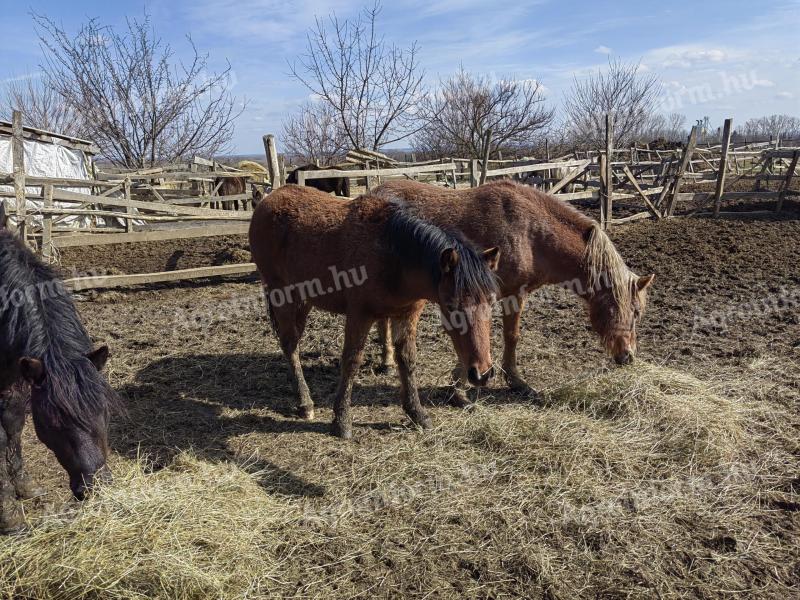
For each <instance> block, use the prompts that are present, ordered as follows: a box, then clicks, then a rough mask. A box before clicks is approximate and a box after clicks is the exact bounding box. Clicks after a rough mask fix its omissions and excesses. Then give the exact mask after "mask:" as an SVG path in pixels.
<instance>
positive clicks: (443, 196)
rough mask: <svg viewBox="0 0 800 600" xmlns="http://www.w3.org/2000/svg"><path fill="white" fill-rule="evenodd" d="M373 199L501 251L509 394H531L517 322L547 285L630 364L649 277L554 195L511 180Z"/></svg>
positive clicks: (382, 189) (392, 191)
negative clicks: (568, 297)
mask: <svg viewBox="0 0 800 600" xmlns="http://www.w3.org/2000/svg"><path fill="white" fill-rule="evenodd" d="M374 195H376V196H379V197H383V198H402V199H403V200H404V201H405V202H406V203H407V204H408V205H409V206H412V207H414V209H415V210H416V211H417V212H418V213H419V215H420V216H421V217H422V218H424V219H427V220H429V221H431V222H432V223H437V224H439V225H445V224H447V225H450V226H452V227H455V228H457V229H459V230H460V231H463V232H464V234H465V235H466V236H467V237H468V238H469V239H471V240H473V241H474V242H475V243H477V244H485V243H486V242H487V241H488V240H491V242H492V244H496V245H498V246H499V248H500V252H501V254H502V256H503V261H502V263H501V265H500V270H499V272H498V279H499V281H500V295H501V297H502V302H501V309H502V314H503V339H504V342H505V347H504V350H503V370H504V374H505V378H506V381H507V382H508V384H509V385H510V386H511V388H512V389H513V388H516V389H525V390H528V389H530V388H529V387H528V385H527V383H525V381H524V380H523V379H522V377H521V376H520V374H519V371H518V370H517V357H516V348H517V344H518V342H519V336H520V332H519V329H520V327H519V324H520V317H521V314H522V309H523V307H524V301H525V297H526V296H527V295H528V294H529V293H530V292H532V291H534V290H536V289H537V288H539V287H541V286H544V285H560V286H564V287H567V288H569V289H571V290H572V291H573V292H575V293H576V294H577V295H578V296H580V297H581V298H582V299H583V300H585V301H586V303H587V305H588V308H589V318H590V320H591V323H592V327H593V328H594V330H595V331H596V332H597V333H598V334H599V336H600V338H601V339H602V341H603V344H604V346H605V347H606V349H607V350H608V351H609V353H610V354H611V355H612V356H613V357H614V360H615V361H616V362H617V363H620V364H626V363H630V362H632V361H633V358H634V355H635V353H636V324H637V322H638V321H639V320H640V318H641V316H642V314H643V313H644V309H645V304H646V299H647V288H648V287H649V286H650V284H651V283H652V282H653V278H654V275H648V276H645V277H639V276H637V275H635V274H634V273H633V272H632V271H631V270H630V269H629V268H628V267H627V266H626V265H625V262H624V261H623V259H622V257H621V256H620V255H619V253H618V252H617V250H616V248H615V247H614V244H613V243H612V242H611V240H610V239H609V238H608V236H607V235H606V234H605V233H604V232H603V230H602V229H601V228H600V226H599V225H598V224H597V223H596V222H595V221H592V220H591V219H590V218H588V217H586V216H585V215H583V214H581V213H580V212H578V211H577V210H576V209H574V208H572V207H571V206H569V205H567V204H565V203H563V202H562V201H560V200H558V199H556V198H554V197H553V196H549V195H547V194H545V193H543V192H539V191H536V190H534V189H533V188H531V187H528V186H523V185H520V184H518V183H513V182H510V181H500V182H496V183H489V184H486V185H483V186H481V187H478V188H474V189H465V190H458V191H456V190H447V189H443V188H439V187H434V186H432V185H428V184H423V183H417V182H414V181H394V182H390V183H385V184H383V185H381V186H379V187H378V188H376V190H375V191H374ZM458 400H460V401H463V400H464V396H463V395H460V396H459V398H458Z"/></svg>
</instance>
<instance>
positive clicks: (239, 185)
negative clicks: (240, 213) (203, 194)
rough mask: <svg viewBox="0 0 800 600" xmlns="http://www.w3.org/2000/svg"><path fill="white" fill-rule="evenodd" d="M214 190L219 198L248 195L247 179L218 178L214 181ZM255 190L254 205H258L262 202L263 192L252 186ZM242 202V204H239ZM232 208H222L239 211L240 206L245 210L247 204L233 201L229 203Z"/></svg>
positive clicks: (244, 201) (243, 201)
mask: <svg viewBox="0 0 800 600" xmlns="http://www.w3.org/2000/svg"><path fill="white" fill-rule="evenodd" d="M214 189H215V190H217V196H223V197H224V196H238V195H239V194H245V193H247V177H217V178H216V179H214ZM252 189H253V204H254V205H255V204H258V202H260V201H261V191H260V190H258V188H256V186H255V185H253V186H252ZM239 202H241V204H239ZM226 204H231V205H232V206H223V207H222V208H231V209H233V210H239V206H241V207H242V208H244V207H245V206H246V204H247V201H246V200H233V201H232V202H227V203H226Z"/></svg>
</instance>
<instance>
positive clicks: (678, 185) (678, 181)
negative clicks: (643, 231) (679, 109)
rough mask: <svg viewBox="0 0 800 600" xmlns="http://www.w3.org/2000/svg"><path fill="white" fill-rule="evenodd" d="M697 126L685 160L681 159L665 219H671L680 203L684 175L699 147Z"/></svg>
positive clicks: (685, 154) (689, 142)
mask: <svg viewBox="0 0 800 600" xmlns="http://www.w3.org/2000/svg"><path fill="white" fill-rule="evenodd" d="M697 131H698V128H697V125H695V126H694V127H692V131H691V133H690V134H689V141H688V142H687V143H686V151H685V152H684V154H683V158H682V159H681V164H680V165H679V166H678V172H677V173H676V174H675V183H674V184H673V187H672V197H671V198H670V200H669V205H668V206H667V209H666V210H665V211H664V216H665V217H671V216H672V213H673V212H674V211H675V205H676V204H677V202H678V194H679V193H680V191H681V183H683V174H684V173H685V172H686V166H687V165H688V164H689V161H691V160H692V154H694V148H695V146H696V145H697Z"/></svg>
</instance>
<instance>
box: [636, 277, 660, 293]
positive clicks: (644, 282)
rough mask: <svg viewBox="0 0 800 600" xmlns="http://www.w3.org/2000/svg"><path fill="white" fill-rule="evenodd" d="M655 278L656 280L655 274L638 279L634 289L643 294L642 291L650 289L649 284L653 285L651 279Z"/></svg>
mask: <svg viewBox="0 0 800 600" xmlns="http://www.w3.org/2000/svg"><path fill="white" fill-rule="evenodd" d="M655 278H656V274H655V273H651V274H650V275H645V276H643V277H639V279H637V280H636V289H637V290H639V291H640V292H643V291H644V290H646V289H647V288H649V287H650V284H652V283H653V279H655Z"/></svg>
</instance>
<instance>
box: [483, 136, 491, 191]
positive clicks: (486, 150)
mask: <svg viewBox="0 0 800 600" xmlns="http://www.w3.org/2000/svg"><path fill="white" fill-rule="evenodd" d="M491 145H492V130H491V128H490V129H487V130H486V142H485V147H484V150H483V169H482V170H481V185H483V184H484V183H486V172H487V171H488V170H489V150H490V148H491Z"/></svg>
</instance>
